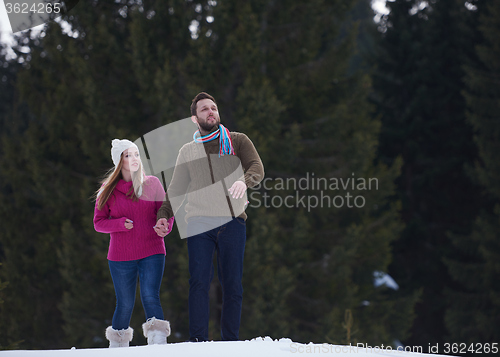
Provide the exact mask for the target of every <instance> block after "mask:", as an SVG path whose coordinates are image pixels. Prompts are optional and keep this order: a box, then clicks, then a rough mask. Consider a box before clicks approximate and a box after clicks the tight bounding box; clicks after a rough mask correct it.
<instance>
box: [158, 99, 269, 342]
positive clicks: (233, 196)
mask: <svg viewBox="0 0 500 357" xmlns="http://www.w3.org/2000/svg"><path fill="white" fill-rule="evenodd" d="M191 120H192V121H193V123H195V124H196V125H197V127H198V131H196V133H195V134H194V137H193V139H194V140H193V141H192V142H190V143H187V144H185V145H184V146H183V147H182V148H181V149H180V151H179V155H178V157H177V162H176V166H175V169H174V173H173V175H172V181H171V183H170V185H169V188H168V190H167V194H166V199H165V202H164V203H163V204H162V206H161V208H160V209H159V211H158V217H157V218H158V222H157V224H156V227H157V228H155V230H156V232H157V233H158V235H160V236H164V234H165V233H166V231H167V229H168V223H167V220H168V219H170V218H171V217H172V216H173V215H174V214H175V213H176V212H177V209H178V208H179V206H180V204H181V203H182V201H183V200H184V198H185V197H186V196H187V202H186V207H185V210H186V221H187V237H188V238H187V246H188V256H189V274H190V279H189V334H190V339H189V340H190V341H193V342H194V341H207V340H208V321H209V289H210V283H211V281H212V278H213V274H214V267H213V263H212V262H213V255H214V253H215V252H216V253H217V273H218V277H219V281H220V283H221V286H222V315H221V339H222V340H223V341H236V340H238V339H239V328H240V320H241V306H242V299H243V287H242V282H241V281H242V277H243V255H244V251H245V242H246V218H247V215H246V214H245V211H244V210H245V207H246V204H247V202H248V201H247V195H246V190H247V188H248V187H252V186H255V185H257V184H258V183H259V182H260V181H261V180H262V179H263V177H264V167H263V165H262V161H261V159H260V157H259V154H258V153H257V150H256V149H255V147H254V145H253V143H252V142H251V141H250V139H249V138H248V137H247V136H246V135H245V134H242V133H238V132H229V131H228V130H227V129H226V128H225V127H224V126H223V125H222V124H221V123H220V117H219V111H218V107H217V104H216V102H215V99H214V98H213V97H212V96H211V95H209V94H207V93H204V92H202V93H199V94H198V95H197V96H196V97H195V98H194V99H193V101H192V104H191Z"/></svg>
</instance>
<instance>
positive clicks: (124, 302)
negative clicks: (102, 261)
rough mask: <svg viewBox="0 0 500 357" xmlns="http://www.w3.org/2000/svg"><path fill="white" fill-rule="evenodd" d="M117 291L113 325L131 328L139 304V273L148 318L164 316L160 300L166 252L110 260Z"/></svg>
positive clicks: (161, 317) (142, 298) (116, 328)
mask: <svg viewBox="0 0 500 357" xmlns="http://www.w3.org/2000/svg"><path fill="white" fill-rule="evenodd" d="M108 263H109V271H110V272H111V278H112V279H113V285H114V286H115V294H116V309H115V313H114V315H113V323H112V326H113V328H114V329H115V330H123V329H127V328H128V327H129V325H130V318H131V317H132V310H133V309H134V304H135V292H136V288H137V277H139V282H140V286H141V301H142V306H143V308H144V312H145V314H146V320H147V319H149V318H151V317H156V318H157V319H161V320H163V319H164V318H163V310H162V308H161V304H160V285H161V280H162V278H163V270H164V269H165V256H164V255H163V254H155V255H151V256H149V257H146V258H143V259H139V260H129V261H122V262H116V261H111V260H108Z"/></svg>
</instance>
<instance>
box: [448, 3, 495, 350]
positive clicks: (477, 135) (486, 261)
mask: <svg viewBox="0 0 500 357" xmlns="http://www.w3.org/2000/svg"><path fill="white" fill-rule="evenodd" d="M478 5H479V9H478V11H479V14H480V17H479V29H480V31H481V38H480V41H479V42H478V43H479V44H478V45H477V46H476V48H475V49H476V56H475V57H473V58H472V60H471V62H470V63H469V64H468V66H467V67H466V74H467V75H466V84H467V88H466V91H465V98H466V100H467V109H468V112H467V119H468V121H469V122H470V124H471V125H472V126H473V128H474V141H475V143H476V145H477V147H478V150H479V158H478V160H477V161H476V162H475V165H474V167H473V168H471V169H470V175H471V177H472V178H473V179H474V180H475V181H477V182H478V183H480V184H481V186H482V187H483V188H484V191H483V192H484V196H485V201H486V202H487V203H488V205H485V207H484V209H483V210H482V212H481V213H480V214H479V215H478V217H477V219H476V221H475V222H474V229H473V231H472V234H470V235H467V236H466V235H454V236H452V241H453V243H454V245H455V246H456V247H457V248H458V249H459V251H460V253H461V257H462V259H461V260H458V259H448V260H447V265H448V267H449V270H450V273H451V274H452V276H453V278H454V279H455V280H456V281H457V282H458V283H459V286H457V287H455V288H454V289H450V290H449V291H448V296H449V297H450V300H452V303H451V304H450V305H451V306H450V307H449V309H448V310H447V311H446V325H447V327H448V330H449V332H450V336H451V337H452V338H454V339H457V340H458V339H460V341H464V342H467V343H473V342H476V341H479V340H481V341H496V340H498V338H499V337H500V329H499V327H498V326H499V322H500V321H499V316H500V300H499V296H500V290H499V287H498V281H499V279H500V266H499V259H498V258H499V256H500V245H499V243H498V234H499V231H500V225H499V223H498V222H499V217H500V203H499V199H500V184H499V181H498V178H499V177H500V166H499V164H498V155H497V153H498V149H499V142H500V136H499V132H500V131H499V129H500V124H499V120H498V119H499V118H498V109H499V106H500V96H499V93H500V92H499V90H500V88H499V83H498V78H499V76H500V50H499V44H500V42H499V38H498V36H497V35H496V34H498V33H499V31H500V21H499V15H500V6H499V5H500V4H499V3H498V2H496V1H485V2H483V3H481V4H478ZM474 59H475V61H473V60H474ZM451 296H453V299H451ZM459 327H462V328H459Z"/></svg>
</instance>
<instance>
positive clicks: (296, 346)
mask: <svg viewBox="0 0 500 357" xmlns="http://www.w3.org/2000/svg"><path fill="white" fill-rule="evenodd" d="M400 349H402V347H401V348H400ZM409 350H414V351H415V350H417V349H415V348H412V349H408V348H407V351H409ZM421 351H422V352H423V353H417V352H405V351H404V350H401V351H397V350H396V349H391V348H390V347H389V348H387V347H385V346H366V348H363V347H361V346H360V347H357V346H355V345H348V346H340V345H331V344H326V343H324V344H313V343H309V344H301V343H297V342H293V341H292V340H290V339H288V338H281V339H279V340H273V339H272V338H270V337H265V338H262V337H258V338H254V339H253V340H251V341H237V342H221V341H217V342H213V341H212V342H199V343H190V342H183V343H169V344H166V345H153V346H136V347H128V348H126V347H124V348H99V349H76V348H72V349H70V350H47V351H0V356H2V357H143V356H147V357H285V356H287V357H292V356H334V355H335V356H340V357H347V356H350V357H351V356H352V357H377V356H386V357H423V356H434V357H438V356H439V355H437V354H428V353H429V352H432V351H429V346H422V349H421Z"/></svg>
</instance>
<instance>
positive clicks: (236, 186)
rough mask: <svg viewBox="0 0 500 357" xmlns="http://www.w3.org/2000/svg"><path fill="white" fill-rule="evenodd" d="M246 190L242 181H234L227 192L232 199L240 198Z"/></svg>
mask: <svg viewBox="0 0 500 357" xmlns="http://www.w3.org/2000/svg"><path fill="white" fill-rule="evenodd" d="M246 190H247V185H246V184H245V183H244V182H243V181H236V182H235V183H233V185H232V186H231V188H230V189H229V190H228V191H229V193H230V194H231V195H232V196H233V198H242V197H243V195H244V194H245V191H246Z"/></svg>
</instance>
